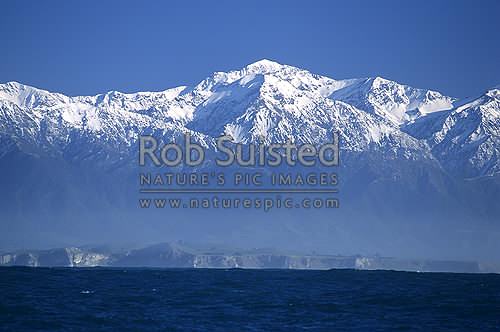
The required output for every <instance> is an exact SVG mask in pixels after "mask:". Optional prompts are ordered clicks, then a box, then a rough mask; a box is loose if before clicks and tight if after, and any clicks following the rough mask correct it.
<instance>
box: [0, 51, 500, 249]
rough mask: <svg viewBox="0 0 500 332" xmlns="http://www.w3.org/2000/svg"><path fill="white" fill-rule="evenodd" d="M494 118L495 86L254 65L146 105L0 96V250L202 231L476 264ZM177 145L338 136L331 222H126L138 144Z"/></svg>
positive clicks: (487, 223) (323, 217) (22, 88)
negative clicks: (449, 87) (444, 89)
mask: <svg viewBox="0 0 500 332" xmlns="http://www.w3.org/2000/svg"><path fill="white" fill-rule="evenodd" d="M499 107H500V104H499V95H498V89H492V90H490V91H488V92H486V93H485V94H484V95H483V96H481V97H479V98H477V99H474V100H466V101H462V102H460V101H456V100H455V99H454V98H451V97H447V96H443V95H441V94H440V93H438V92H434V91H430V90H424V89H416V88H412V87H409V86H405V85H402V84H399V83H397V82H393V81H389V80H385V79H382V78H379V77H377V78H369V79H347V80H335V79H332V78H328V77H325V76H321V75H316V74H313V73H310V72H308V71H306V70H303V69H300V68H296V67H292V66H288V65H282V64H279V63H276V62H273V61H269V60H261V61H258V62H256V63H253V64H250V65H248V66H246V67H245V68H243V69H241V70H235V71H230V72H227V73H226V72H216V73H213V74H212V75H210V76H209V77H207V78H205V79H204V80H202V81H201V82H200V83H199V84H197V85H195V86H190V87H187V86H180V87H176V88H172V89H168V90H165V91H159V92H138V93H121V92H116V91H112V92H108V93H104V94H99V95H96V96H76V97H70V96H65V95H62V94H59V93H53V92H48V91H45V90H41V89H37V88H34V87H30V86H26V85H23V84H20V83H16V82H10V83H5V84H0V182H1V183H2V190H0V208H1V211H2V214H1V215H0V217H1V219H2V220H1V222H0V234H1V235H0V247H2V245H3V246H7V245H5V244H4V243H9V246H16V245H17V246H20V245H21V244H22V245H24V246H28V247H32V246H33V243H38V242H36V241H35V240H34V239H38V241H40V243H42V244H43V245H50V246H59V245H61V246H66V245H69V246H74V245H79V244H82V243H83V244H85V243H86V242H87V243H88V242H89V241H91V240H89V239H93V240H92V241H94V240H95V241H97V242H102V243H106V241H108V240H109V239H110V238H123V239H125V240H131V239H137V238H139V237H142V239H143V241H144V243H151V242H152V241H155V242H164V241H165V240H166V239H165V238H163V237H162V236H163V235H164V234H175V235H176V237H174V235H172V238H171V240H177V239H187V238H189V237H192V236H196V235H199V234H203V236H206V239H205V240H206V241H208V242H210V241H212V240H214V239H216V240H220V239H221V238H224V240H225V241H233V243H238V244H239V243H240V242H245V241H247V242H248V244H249V245H254V244H255V242H258V241H261V244H263V245H268V243H267V242H266V241H269V242H272V244H273V246H278V247H279V245H278V244H277V243H278V242H279V243H281V245H283V246H291V245H292V244H293V245H294V246H299V245H302V248H304V249H307V250H309V249H324V251H328V252H335V253H336V252H338V251H343V252H350V253H352V252H356V253H357V252H360V249H359V248H365V250H366V251H367V252H370V253H374V252H376V251H380V252H383V253H385V254H393V253H401V252H402V249H401V248H402V247H404V246H406V245H407V244H409V243H411V244H412V247H411V248H413V249H412V250H417V248H420V249H419V250H421V251H425V250H430V248H434V249H435V248H437V247H439V248H440V250H443V251H446V250H448V251H453V250H454V249H456V246H462V247H461V248H462V249H461V250H463V251H464V252H468V251H467V250H469V249H468V248H470V247H471V246H476V249H477V250H478V252H479V251H480V249H481V250H482V251H481V252H482V253H484V252H491V251H492V250H491V248H492V247H494V248H497V247H495V246H497V243H498V241H497V240H500V239H498V238H497V237H495V236H494V235H491V234H500V233H498V232H497V228H495V227H497V226H499V227H498V230H500V225H497V224H498V223H497V222H496V221H498V216H499V215H500V208H499V207H497V204H495V203H494V202H496V201H497V200H498V198H499V189H498V188H499V179H500V177H499V171H500V166H499V161H498V155H499V149H500V144H499V137H500V133H499V125H500V124H499V122H500V115H499V112H500V109H499ZM187 132H189V133H191V136H192V139H193V140H195V141H196V142H197V143H198V144H200V145H202V146H204V147H205V148H206V149H207V150H208V152H207V155H210V153H216V148H215V146H216V145H215V139H216V138H217V137H219V136H220V135H221V134H224V133H225V134H230V135H231V136H232V137H233V138H234V139H235V141H237V142H242V143H252V142H257V141H258V140H260V139H262V138H264V140H265V142H266V143H282V142H285V141H287V140H288V139H291V140H292V141H294V142H297V143H303V142H308V143H312V144H321V143H324V142H327V141H328V142H329V141H331V139H332V135H333V133H334V132H338V133H339V136H340V147H341V154H340V159H341V166H340V167H339V173H341V177H340V178H341V182H340V192H341V194H342V199H343V205H342V209H339V211H338V212H336V214H335V215H336V219H335V220H338V223H337V224H335V225H332V217H331V214H327V213H323V214H318V215H316V216H315V224H314V225H311V226H310V227H304V225H303V224H302V220H304V218H305V219H308V220H309V219H311V214H307V215H304V214H301V213H300V212H297V211H296V212H294V213H293V214H290V215H289V216H288V217H287V219H286V220H285V221H283V222H282V223H281V224H279V225H275V224H273V223H268V222H266V221H268V220H274V218H272V217H270V215H266V216H261V215H258V216H256V217H255V218H254V219H251V218H253V217H251V216H253V214H252V213H253V212H249V213H247V214H245V216H247V218H248V219H251V221H247V222H245V223H243V221H242V220H243V219H244V218H243V217H244V216H242V215H240V214H238V215H236V216H234V218H230V217H228V215H227V212H226V214H224V215H223V216H220V215H215V212H210V213H214V216H212V217H211V218H214V220H215V221H212V222H210V223H203V221H204V220H205V218H207V215H209V214H210V213H208V212H206V211H204V212H203V213H202V214H199V213H198V214H196V215H194V214H193V215H190V216H189V217H188V216H187V213H188V212H186V210H180V211H179V212H176V211H171V210H169V211H168V222H166V221H165V218H164V215H161V216H155V217H154V218H151V220H154V222H153V221H150V223H146V224H145V223H142V222H140V220H143V219H144V213H143V212H142V211H137V210H138V209H137V206H136V205H133V204H131V202H133V203H136V198H137V155H138V154H137V150H138V143H137V141H138V137H139V135H141V134H149V135H153V136H155V137H157V138H160V139H163V140H164V141H172V140H176V141H179V140H181V137H182V136H183V134H184V133H187ZM201 167H211V165H210V163H208V164H206V165H205V164H204V165H202V166H201ZM335 171H336V170H335ZM56 212H57V213H56ZM280 218H281V217H280ZM280 218H278V219H280ZM234 219H237V220H239V221H241V223H234V222H232V221H233V220H234ZM178 220H184V221H186V220H187V221H189V222H191V223H196V224H195V225H194V224H189V226H184V224H183V223H180V222H176V221H178ZM256 220H258V221H256ZM260 221H262V222H260ZM40 224H42V225H43V227H41V228H40ZM153 225H154V226H153ZM492 225H493V226H492ZM487 227H494V228H495V229H494V231H493V232H489V230H490V228H487ZM193 229H196V232H195V231H193ZM471 229H472V230H473V231H471ZM486 229H487V230H488V231H486ZM118 230H119V231H118ZM495 232H497V233H495ZM395 233H397V234H398V237H397V238H395V237H394V235H393V234H395ZM109 234H113V235H112V236H110V235H109ZM464 234H466V235H464ZM471 234H472V235H471ZM485 234H488V236H489V237H488V238H487V239H485V238H484V237H485V236H486V235H485ZM75 239H76V240H75ZM290 239H293V240H290ZM311 239H314V241H311ZM353 239H356V241H355V240H353ZM429 239H433V240H432V241H434V242H433V245H432V246H431V245H429V242H426V241H431V240H429ZM167 240H168V239H167ZM192 240H193V239H192ZM50 241H52V242H50ZM280 241H281V242H280ZM447 241H454V242H453V243H455V244H456V246H454V245H452V244H450V243H448V242H447ZM77 242H78V243H77ZM215 242H223V241H215ZM20 243H21V244H20ZM464 243H465V244H464ZM408 247H409V248H410V246H408ZM452 248H453V249H452ZM291 249H294V248H291ZM384 250H386V251H385V252H384ZM457 250H458V249H457ZM448 257H452V256H451V254H449V255H448Z"/></svg>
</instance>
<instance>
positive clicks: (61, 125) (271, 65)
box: [0, 60, 499, 176]
mask: <svg viewBox="0 0 500 332" xmlns="http://www.w3.org/2000/svg"><path fill="white" fill-rule="evenodd" d="M494 91H498V90H491V91H490V92H489V94H487V95H485V97H484V98H489V99H488V100H486V99H484V98H483V99H484V100H483V99H481V100H482V101H483V102H484V103H489V104H488V105H489V106H488V110H487V111H481V110H482V109H484V107H485V106H481V107H479V106H477V104H478V103H481V100H478V101H475V104H474V105H476V106H474V105H472V104H466V105H463V106H461V107H460V108H458V109H456V110H454V111H449V112H438V111H442V110H450V109H452V108H453V105H452V102H453V101H454V99H453V98H450V97H446V96H442V95H441V94H439V93H438V92H434V91H430V90H423V89H415V88H411V87H408V86H405V85H401V84H398V83H396V82H393V81H389V80H385V79H382V78H380V77H376V78H369V79H352V80H334V79H331V78H328V77H324V76H319V75H316V74H312V73H310V72H308V71H306V70H302V69H299V68H295V67H292V66H287V65H281V64H278V63H276V62H272V61H269V60H261V61H258V62H256V63H253V64H251V65H248V66H247V67H245V68H243V69H242V70H237V71H231V72H228V73H223V72H216V73H214V74H213V75H211V76H210V77H208V78H206V79H205V80H203V81H201V82H200V83H199V84H198V85H196V86H194V87H184V86H181V87H177V88H173V89H168V90H165V91H161V92H139V93H133V94H124V93H120V92H116V91H113V92H108V93H105V94H100V95H97V96H80V97H67V96H64V95H62V94H58V93H50V92H47V91H44V90H40V89H36V88H33V87H29V86H26V85H22V84H19V83H15V82H10V83H6V84H2V85H0V135H1V139H2V141H4V142H5V144H2V146H3V147H2V148H1V149H2V150H0V154H5V150H6V149H9V148H10V147H12V146H13V145H16V146H18V147H19V148H20V149H21V150H26V151H31V152H33V151H34V150H41V151H44V152H45V153H53V154H58V155H63V156H65V158H68V159H70V160H74V161H80V160H89V159H90V160H92V162H96V161H98V162H101V161H102V160H107V162H108V163H112V164H113V165H115V164H116V163H120V162H122V161H123V160H124V159H125V160H126V159H127V158H130V157H133V158H135V156H134V155H131V153H135V149H133V148H132V149H130V147H134V146H135V145H136V141H137V138H138V136H139V135H140V134H141V133H154V134H155V135H159V136H164V137H165V136H166V137H174V136H178V135H180V133H183V132H187V131H190V132H191V134H192V135H193V137H194V138H195V139H196V140H197V141H199V142H201V144H203V145H204V146H206V147H209V146H212V147H213V145H214V141H213V139H214V138H215V137H218V136H220V135H221V134H223V133H226V134H231V135H232V136H233V137H234V138H235V140H236V141H238V142H243V143H250V142H255V141H257V140H258V139H259V138H262V137H264V138H265V140H266V142H268V143H269V142H284V141H286V140H287V139H288V138H291V139H292V140H294V141H297V142H310V143H316V144H319V143H322V142H325V141H328V140H329V139H331V135H332V133H333V131H338V132H339V134H340V136H341V139H342V148H343V149H344V150H347V151H358V152H361V151H364V150H366V149H368V148H370V149H373V148H375V149H378V150H379V151H382V152H384V153H388V154H392V155H395V154H397V153H400V154H401V153H402V155H404V156H405V158H409V159H412V158H413V159H419V158H434V159H437V160H438V161H439V162H440V163H441V165H442V167H444V168H445V169H446V170H449V171H452V172H453V173H454V174H463V175H464V176H470V175H472V176H476V175H483V174H486V175H491V174H494V173H496V172H498V169H499V166H498V159H497V157H496V156H497V155H498V149H499V146H498V121H499V120H498V112H499V108H498V97H497V95H496V94H495V92H494ZM467 105H470V106H467ZM470 107H475V109H476V110H477V111H476V113H478V112H479V113H481V114H484V117H483V118H484V121H482V120H478V121H479V122H480V123H478V124H477V126H476V127H475V128H471V127H470V125H469V127H468V128H464V127H463V126H464V125H463V124H462V123H463V122H464V121H466V120H462V121H458V120H459V119H458V118H463V117H464V114H466V113H467V112H462V110H464V109H465V108H470ZM435 112H437V113H439V114H440V115H443V116H444V114H448V113H450V112H451V113H450V114H449V115H448V116H449V120H448V121H446V123H445V124H444V126H445V128H443V129H442V130H440V131H439V132H436V133H434V132H433V130H435V128H433V127H430V126H427V127H428V129H427V132H425V133H422V132H421V131H422V130H423V131H425V130H426V129H424V128H423V126H422V125H421V124H420V123H424V122H426V119H431V118H433V115H434V114H436V113H435ZM479 117H481V116H480V115H477V116H476V118H478V119H479ZM481 119H482V118H481ZM470 121H471V120H468V122H470ZM415 123H418V127H419V128H420V129H419V132H418V133H416V132H415V130H414V129H408V128H409V127H410V125H408V124H411V126H413V125H415ZM434 125H435V123H434ZM400 126H403V127H405V128H406V129H405V130H400ZM469 131H470V132H474V131H476V132H477V133H476V136H474V137H472V138H471V139H470V141H471V142H470V144H469V145H464V144H456V143H453V142H455V141H456V140H457V139H458V138H455V136H453V137H452V135H457V134H459V135H467V132H469ZM483 132H484V135H486V136H487V138H485V140H484V142H482V143H480V146H481V148H480V149H479V150H480V151H479V152H478V155H472V154H471V153H470V149H471V144H472V145H473V144H476V145H477V144H479V143H478V140H479V139H480V138H479V137H480V135H482V133H483ZM433 135H434V136H433ZM430 136H433V139H432V140H429V139H423V138H427V137H430ZM486 136H484V137H486ZM481 137H483V136H481ZM458 140H460V139H458ZM472 141H474V142H476V143H473V142H472ZM449 142H450V143H449ZM450 144H451V145H453V148H451V147H450V148H445V147H444V146H445V145H446V146H447V145H450ZM429 147H431V148H432V153H431V150H430V149H429ZM443 149H444V150H446V151H448V152H449V153H447V152H443ZM471 158H474V160H473V161H470V159H471Z"/></svg>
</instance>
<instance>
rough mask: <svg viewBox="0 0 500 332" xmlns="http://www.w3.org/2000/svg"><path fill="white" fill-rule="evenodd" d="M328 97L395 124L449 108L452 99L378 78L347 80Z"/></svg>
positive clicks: (451, 105) (434, 92)
mask: <svg viewBox="0 0 500 332" xmlns="http://www.w3.org/2000/svg"><path fill="white" fill-rule="evenodd" d="M330 98H332V99H336V100H342V101H344V102H346V103H349V104H351V105H354V106H356V107H357V108H359V109H362V110H365V111H367V112H370V113H374V114H377V115H378V116H381V117H383V118H385V119H387V120H389V121H391V122H393V123H394V124H396V125H403V124H405V123H407V122H408V121H411V120H413V119H415V118H418V117H420V116H424V115H427V114H429V113H433V112H437V111H441V110H447V109H451V108H453V102H454V99H453V98H451V97H446V96H443V95H441V94H440V93H439V92H436V91H432V90H424V89H417V88H412V87H410V86H407V85H403V84H400V83H397V82H395V81H390V80H387V79H385V78H382V77H374V78H367V79H357V80H350V81H348V82H346V86H345V87H344V88H341V89H339V90H336V91H334V92H333V93H332V94H331V95H330Z"/></svg>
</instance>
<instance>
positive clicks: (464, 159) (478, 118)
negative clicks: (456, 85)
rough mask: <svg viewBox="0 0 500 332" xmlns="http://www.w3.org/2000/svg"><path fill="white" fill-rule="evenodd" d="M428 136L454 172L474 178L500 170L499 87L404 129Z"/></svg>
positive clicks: (445, 165)
mask: <svg viewBox="0 0 500 332" xmlns="http://www.w3.org/2000/svg"><path fill="white" fill-rule="evenodd" d="M404 130H405V131H406V132H408V133H409V134H410V135H412V136H413V137H416V138H418V139H425V140H426V141H427V142H428V144H429V146H430V147H431V148H432V152H433V155H434V156H435V157H436V158H437V159H438V160H439V161H440V162H441V164H442V165H443V167H444V168H445V169H447V170H449V171H450V172H451V173H452V174H456V175H460V176H465V177H475V176H484V175H494V174H498V173H499V172H500V164H499V152H500V151H499V146H500V90H499V89H498V88H494V89H491V90H488V91H487V92H486V93H484V94H483V95H482V96H479V97H478V98H475V99H472V100H466V101H464V102H461V103H460V104H459V105H457V107H456V108H455V109H453V110H451V111H445V112H437V113H435V114H432V116H427V117H422V118H419V119H417V120H415V121H413V122H411V123H409V124H407V125H406V126H405V128H404Z"/></svg>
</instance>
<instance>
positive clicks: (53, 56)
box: [0, 0, 500, 97]
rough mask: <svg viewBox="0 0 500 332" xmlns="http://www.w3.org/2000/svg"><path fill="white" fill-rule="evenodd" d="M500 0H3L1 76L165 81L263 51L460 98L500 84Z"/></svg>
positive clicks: (71, 88) (55, 87)
mask: <svg viewBox="0 0 500 332" xmlns="http://www.w3.org/2000/svg"><path fill="white" fill-rule="evenodd" d="M499 13H500V1H488V0H483V1H338V2H335V1H305V0H304V1H270V0H267V1H245V2H243V1H199V2H198V1H182V2H181V1H179V2H168V1H165V2H162V3H160V2H146V1H137V2H134V3H133V2H128V1H80V2H76V1H47V2H43V3H42V2H41V1H4V2H2V4H1V6H0V29H1V30H0V32H1V33H0V50H1V52H0V82H7V81H19V82H22V83H25V84H29V85H34V86H37V87H41V88H44V89H48V90H51V91H58V92H63V93H66V94H69V95H83V94H96V93H100V92H105V91H109V90H119V91H124V92H133V91H144V90H163V89H166V88H169V87H173V86H177V85H186V84H187V85H189V84H193V83H196V82H198V81H200V80H201V79H203V78H205V77H206V76H207V75H209V74H210V73H211V72H214V71H227V70H230V69H238V68H241V67H243V66H244V65H246V64H248V63H251V62H254V61H256V60H259V59H262V58H267V59H271V60H275V61H278V62H280V63H285V64H290V65H294V66H298V67H302V68H305V69H308V70H310V71H312V72H315V73H319V74H323V75H326V76H329V77H332V78H338V79H340V78H353V77H367V76H383V77H386V78H389V79H393V80H396V81H399V82H402V83H406V84H409V85H413V86H415V87H425V88H432V89H435V90H438V91H441V92H443V93H445V94H448V95H452V96H455V97H465V96H470V95H474V94H477V93H480V92H482V91H483V90H484V89H486V88H488V87H492V86H495V85H498V84H500V60H499V59H500V40H499V39H500V19H499V16H498V15H499Z"/></svg>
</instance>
